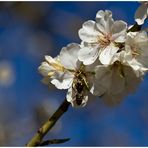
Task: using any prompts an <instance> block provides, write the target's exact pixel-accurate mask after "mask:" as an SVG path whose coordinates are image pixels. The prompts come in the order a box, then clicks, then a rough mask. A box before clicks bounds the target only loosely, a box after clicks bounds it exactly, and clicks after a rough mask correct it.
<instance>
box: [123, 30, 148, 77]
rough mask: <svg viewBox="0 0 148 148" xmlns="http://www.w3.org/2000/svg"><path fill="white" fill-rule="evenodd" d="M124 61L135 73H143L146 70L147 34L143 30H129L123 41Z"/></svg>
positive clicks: (138, 74) (147, 58)
mask: <svg viewBox="0 0 148 148" xmlns="http://www.w3.org/2000/svg"><path fill="white" fill-rule="evenodd" d="M124 61H125V63H128V65H129V66H131V67H132V68H133V69H134V71H135V73H136V75H137V76H140V75H144V74H145V72H146V71H147V70H148V36H147V33H146V32H144V31H141V32H129V33H128V35H127V39H126V42H125V52H124Z"/></svg>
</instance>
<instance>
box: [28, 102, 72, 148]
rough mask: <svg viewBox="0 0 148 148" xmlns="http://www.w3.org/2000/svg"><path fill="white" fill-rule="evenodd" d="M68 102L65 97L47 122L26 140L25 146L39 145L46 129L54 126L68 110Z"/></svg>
mask: <svg viewBox="0 0 148 148" xmlns="http://www.w3.org/2000/svg"><path fill="white" fill-rule="evenodd" d="M69 105H70V103H69V102H67V100H66V99H65V100H64V102H63V103H62V104H61V105H60V107H59V108H58V109H57V111H56V112H55V113H54V114H53V115H52V116H51V118H49V119H48V121H47V122H45V123H44V124H43V126H42V127H41V128H39V130H38V131H37V133H36V134H35V136H34V137H33V138H32V139H31V140H30V141H29V142H28V144H27V145H26V146H27V147H33V146H40V144H41V143H42V139H43V138H44V136H45V135H46V134H47V133H48V131H49V130H50V129H51V128H52V127H53V126H54V124H55V123H56V122H57V120H58V119H59V118H60V117H61V116H62V115H63V114H64V113H65V112H66V111H67V110H68V107H69Z"/></svg>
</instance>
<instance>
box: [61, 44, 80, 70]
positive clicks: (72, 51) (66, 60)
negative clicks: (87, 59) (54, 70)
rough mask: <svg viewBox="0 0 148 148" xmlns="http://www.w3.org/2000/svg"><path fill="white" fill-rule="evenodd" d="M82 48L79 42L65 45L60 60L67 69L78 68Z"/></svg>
mask: <svg viewBox="0 0 148 148" xmlns="http://www.w3.org/2000/svg"><path fill="white" fill-rule="evenodd" d="M79 50H80V46H79V44H76V43H72V44H68V45H67V47H63V48H62V50H61V52H60V56H59V59H60V62H61V64H62V65H63V66H64V67H65V68H67V69H72V70H73V69H76V68H77V67H78V51H79Z"/></svg>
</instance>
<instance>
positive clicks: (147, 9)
mask: <svg viewBox="0 0 148 148" xmlns="http://www.w3.org/2000/svg"><path fill="white" fill-rule="evenodd" d="M147 17H148V2H147V1H143V2H141V6H139V7H138V9H137V10H136V13H135V21H136V22H137V24H138V25H142V24H143V23H144V21H145V19H146V18H147Z"/></svg>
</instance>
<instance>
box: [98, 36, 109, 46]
mask: <svg viewBox="0 0 148 148" xmlns="http://www.w3.org/2000/svg"><path fill="white" fill-rule="evenodd" d="M98 43H99V45H100V47H101V48H105V47H107V46H108V45H109V44H110V43H111V40H110V35H102V36H98Z"/></svg>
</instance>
